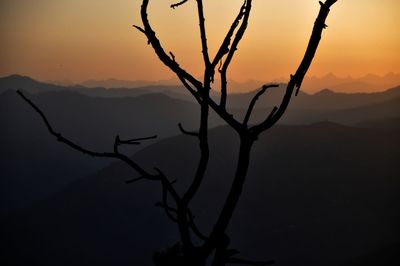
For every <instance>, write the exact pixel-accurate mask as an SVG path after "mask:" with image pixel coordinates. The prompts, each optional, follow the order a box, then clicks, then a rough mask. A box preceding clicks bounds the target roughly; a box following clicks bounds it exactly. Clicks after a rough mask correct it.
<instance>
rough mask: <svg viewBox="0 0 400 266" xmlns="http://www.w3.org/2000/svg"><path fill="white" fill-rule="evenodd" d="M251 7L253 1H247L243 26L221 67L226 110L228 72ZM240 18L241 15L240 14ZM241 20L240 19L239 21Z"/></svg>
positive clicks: (221, 101) (222, 96)
mask: <svg viewBox="0 0 400 266" xmlns="http://www.w3.org/2000/svg"><path fill="white" fill-rule="evenodd" d="M251 7H252V0H247V1H245V7H242V8H243V9H244V11H243V12H244V14H243V19H242V24H241V25H240V27H239V29H238V31H237V32H236V35H235V38H234V39H233V42H232V45H231V48H230V50H229V52H228V55H227V56H226V59H225V61H224V63H223V65H222V67H221V70H220V71H219V72H220V76H221V100H220V106H221V107H223V108H225V106H226V96H227V87H228V80H227V77H226V73H227V70H228V67H229V65H230V63H231V61H232V58H233V56H234V54H235V52H236V50H237V47H238V45H239V42H240V41H241V39H242V37H243V35H244V33H245V31H246V29H247V25H248V21H249V17H250V12H251ZM241 11H242V10H241ZM239 16H240V14H239ZM239 20H240V19H239Z"/></svg>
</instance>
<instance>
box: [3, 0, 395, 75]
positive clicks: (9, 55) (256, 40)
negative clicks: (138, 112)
mask: <svg viewBox="0 0 400 266" xmlns="http://www.w3.org/2000/svg"><path fill="white" fill-rule="evenodd" d="M140 2H141V1H139V0H134V1H131V0H121V1H118V4H116V1H112V0H103V1H97V0H86V1H81V0H68V1H66V0H64V1H53V0H36V1H28V0H6V1H2V2H1V3H0V9H1V11H0V12H1V14H0V15H1V23H0V34H1V35H0V38H1V43H2V46H1V49H0V76H4V75H9V74H13V73H18V74H23V75H29V76H33V77H35V78H38V79H41V80H64V79H68V80H71V81H76V82H79V81H83V80H87V79H107V78H111V77H112V78H117V79H125V80H136V79H138V80H139V79H140V80H162V79H170V78H171V77H173V75H172V73H171V72H170V71H169V70H168V69H167V68H166V67H164V66H163V65H162V63H160V62H159V60H158V59H157V57H156V55H155V54H154V52H153V50H152V49H151V47H149V46H148V45H147V43H146V39H145V38H144V36H143V35H142V34H141V33H140V32H138V31H135V30H134V29H133V28H132V26H131V25H132V24H138V25H140V24H141V23H140V17H139V8H140ZM172 2H174V1H173V0H171V1H164V0H153V1H152V4H151V7H150V10H149V18H150V21H151V22H152V24H153V26H154V28H155V29H156V32H157V35H158V37H159V38H160V40H161V41H162V43H163V45H164V47H165V49H166V50H167V51H173V52H174V54H175V55H176V58H177V61H179V62H180V64H181V65H182V66H183V67H185V68H187V69H188V70H189V71H190V72H192V73H193V74H194V75H196V76H200V75H201V67H202V65H203V64H202V61H201V60H202V57H201V48H200V43H199V34H198V29H197V24H198V22H197V17H196V15H195V14H196V13H195V4H194V1H192V2H193V3H191V2H189V3H188V4H186V5H184V6H182V7H180V8H177V9H175V10H172V9H170V8H169V5H170V4H171V3H172ZM204 2H205V8H206V26H207V29H208V40H209V42H210V51H211V54H214V53H215V51H216V49H217V47H218V44H219V43H220V42H221V41H222V38H223V37H224V34H225V33H226V31H227V30H228V28H229V26H230V24H231V22H232V20H233V18H234V16H235V15H236V12H237V11H238V9H239V8H240V5H241V3H242V1H241V0H219V1H204ZM253 2H254V6H253V14H252V17H251V20H250V25H249V27H248V30H247V32H246V34H245V36H244V39H243V40H242V43H241V44H240V45H239V51H238V52H237V55H236V57H235V58H234V61H233V62H232V65H231V68H230V72H229V75H230V78H231V79H234V80H237V81H244V80H247V79H257V80H264V81H267V80H270V79H275V78H280V77H284V78H286V77H288V76H289V74H291V73H293V72H294V71H295V69H296V68H297V65H298V63H299V61H300V59H301V58H302V56H303V53H304V51H305V47H306V44H307V41H308V39H309V35H310V32H311V29H312V26H313V22H314V20H315V18H316V15H317V13H318V10H319V4H318V0H302V1H294V0H269V1H264V0H254V1H253ZM398 10H400V1H398V0H370V1H364V0H352V1H344V0H339V1H338V3H337V4H335V6H334V7H333V8H332V10H331V14H330V16H329V18H328V25H329V27H328V29H327V30H326V31H325V32H324V36H323V39H322V42H321V45H320V47H319V50H318V53H317V56H316V58H315V61H314V62H313V65H312V67H311V69H310V72H309V74H308V75H309V76H312V75H317V76H321V75H324V74H326V73H328V72H333V73H335V74H337V75H339V76H349V75H351V76H361V75H364V74H367V73H374V74H379V75H383V74H385V73H387V72H391V71H392V72H400V53H399V51H400V32H399V26H400V19H399V16H398V14H397V13H398Z"/></svg>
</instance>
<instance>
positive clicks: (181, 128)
mask: <svg viewBox="0 0 400 266" xmlns="http://www.w3.org/2000/svg"><path fill="white" fill-rule="evenodd" d="M178 127H179V130H180V131H181V132H182V134H185V135H189V136H193V137H199V133H197V132H190V131H187V130H185V129H184V128H183V126H182V123H178Z"/></svg>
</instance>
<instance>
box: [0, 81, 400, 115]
mask: <svg viewBox="0 0 400 266" xmlns="http://www.w3.org/2000/svg"><path fill="white" fill-rule="evenodd" d="M284 87H285V84H281V86H280V87H279V88H274V89H270V91H268V92H267V93H266V94H265V95H263V96H262V97H261V98H260V100H259V101H258V103H257V105H256V108H266V107H273V106H275V105H278V104H279V103H280V101H281V99H282V97H283V94H284ZM9 89H12V90H15V89H23V90H25V91H27V92H29V93H41V92H49V91H62V90H67V91H74V92H78V93H81V94H84V95H88V96H96V97H115V98H116V97H130V96H138V95H142V94H147V93H164V94H166V95H168V96H170V97H172V98H177V99H182V100H186V101H190V102H193V101H194V100H193V97H192V96H191V95H189V93H188V92H187V91H186V90H185V89H184V88H183V87H182V86H147V87H139V88H116V89H106V88H103V87H96V88H87V87H83V86H60V85H54V84H48V83H44V82H39V81H36V80H34V79H32V78H29V77H25V76H19V75H12V76H8V77H3V78H0V93H1V92H4V91H6V90H9ZM256 91H257V90H256V89H255V90H253V91H250V92H246V93H232V94H230V97H229V98H228V106H230V107H231V108H239V109H245V108H247V106H248V104H249V102H250V100H251V98H252V97H253V96H254V95H255V93H256ZM213 97H215V98H216V99H218V93H217V92H213ZM396 97H400V86H397V87H393V88H391V89H387V90H386V91H383V92H374V93H339V92H334V91H332V90H331V89H323V90H321V91H319V92H317V93H315V94H308V93H306V92H303V91H301V92H300V94H299V96H298V97H293V100H292V103H291V108H295V109H326V110H329V109H332V110H333V109H345V108H355V107H359V106H365V105H371V104H376V103H380V102H384V101H388V100H391V99H393V98H396Z"/></svg>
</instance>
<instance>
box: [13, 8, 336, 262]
mask: <svg viewBox="0 0 400 266" xmlns="http://www.w3.org/2000/svg"><path fill="white" fill-rule="evenodd" d="M187 2H188V0H183V1H180V2H178V3H175V4H172V5H171V8H178V7H179V6H181V5H183V4H185V3H187ZM336 2H337V0H326V1H325V2H324V3H323V2H319V4H320V10H319V14H318V16H317V19H316V21H315V24H314V28H313V30H312V34H311V37H310V40H309V43H308V47H307V49H306V52H305V55H304V57H303V59H302V61H301V63H300V65H299V67H298V69H297V71H296V73H295V74H293V75H290V80H289V82H288V84H287V87H286V92H285V94H284V96H283V99H282V101H281V103H280V104H279V105H277V106H275V107H274V108H273V110H272V111H271V112H270V113H269V114H267V115H266V117H265V119H264V120H263V121H262V122H260V123H258V124H255V125H249V120H250V118H251V115H252V112H253V109H254V107H255V105H256V103H257V100H258V99H259V98H260V97H261V96H263V94H264V93H265V92H266V91H267V89H269V88H271V87H277V86H278V85H275V84H269V85H264V86H263V87H262V89H261V90H260V91H259V92H258V93H257V94H256V95H255V96H254V97H253V99H252V100H251V102H250V103H249V106H248V109H247V112H246V114H245V116H244V119H243V121H238V120H237V119H236V118H234V116H233V115H232V114H231V113H230V112H229V111H228V110H227V108H226V103H227V98H228V93H227V92H228V83H227V71H228V68H229V65H230V63H231V61H232V58H233V56H234V55H235V52H236V51H237V47H238V45H239V43H240V41H241V39H242V37H243V35H244V33H245V31H246V28H247V26H248V21H249V17H250V14H251V9H252V0H244V2H243V5H242V6H241V8H240V10H239V12H238V14H237V16H236V18H235V20H234V21H233V23H232V25H231V27H230V29H229V31H228V32H227V34H226V36H225V39H224V40H223V42H222V44H221V46H220V47H219V49H218V51H217V53H216V55H215V56H214V57H213V58H212V57H210V54H209V51H208V44H207V34H206V30H205V19H204V9H203V1H202V0H196V3H197V15H198V19H199V29H200V37H201V45H202V55H203V61H204V72H203V73H204V74H203V75H204V79H203V80H202V81H200V80H198V79H196V78H195V77H194V76H193V75H191V74H190V73H188V72H187V71H186V70H185V69H183V68H182V67H181V66H180V65H179V63H178V62H177V61H176V58H175V56H174V54H173V53H172V52H169V53H167V52H166V51H165V50H164V48H163V47H162V45H161V42H160V40H159V39H158V38H157V35H156V33H155V32H154V30H153V28H152V26H151V24H150V22H149V19H148V5H149V0H142V6H141V12H140V13H141V19H142V23H143V25H142V26H136V25H135V26H134V27H135V28H136V29H138V30H139V31H140V32H142V33H143V34H144V35H145V36H146V38H147V41H148V43H149V44H150V45H151V46H152V48H153V49H154V51H155V53H156V54H157V56H158V57H159V59H160V60H161V61H162V62H163V63H164V64H165V65H166V66H167V67H168V68H169V69H170V70H171V71H172V72H173V73H175V74H176V76H177V77H178V78H179V80H180V81H181V82H182V84H183V85H184V87H185V88H186V89H187V90H188V91H189V92H190V93H191V94H192V95H193V97H194V98H195V99H196V100H197V102H198V104H199V105H200V125H199V130H198V132H189V131H187V130H185V129H184V128H183V126H182V125H181V124H179V129H180V131H181V132H182V133H183V134H186V135H190V136H193V137H195V138H197V139H198V142H199V148H200V159H199V161H198V165H197V169H196V171H195V175H194V177H193V180H192V182H191V183H190V185H189V187H188V188H187V189H186V191H184V193H182V194H180V193H178V191H177V190H176V189H175V187H174V181H171V180H172V179H171V178H170V177H167V176H166V175H165V174H164V173H163V172H162V170H160V169H157V168H155V169H153V170H151V171H149V170H146V169H144V168H143V167H142V166H140V165H139V164H137V163H136V162H134V161H133V160H132V159H130V158H129V157H128V156H126V155H123V154H122V153H120V151H119V149H118V148H119V146H120V145H129V144H139V143H140V141H144V140H147V139H150V138H155V137H156V136H152V137H147V138H138V139H130V140H121V139H120V138H119V137H118V136H117V137H116V138H115V141H114V150H113V151H111V152H94V151H91V150H88V149H85V148H83V147H81V146H79V145H78V144H76V143H74V142H72V141H70V140H69V139H67V138H65V137H64V136H62V135H61V134H60V133H58V132H56V131H55V130H54V129H53V128H52V126H51V124H50V123H49V121H48V120H47V118H46V116H45V115H44V113H43V112H42V111H41V110H40V109H39V108H38V107H37V106H36V105H35V104H34V103H33V102H32V101H30V100H29V99H28V98H27V97H26V96H24V94H23V93H22V92H21V91H18V93H19V94H20V96H21V97H22V98H23V99H24V100H25V101H26V102H28V103H29V104H30V105H31V106H32V107H33V108H34V109H35V110H36V112H37V113H39V115H40V116H41V117H42V119H43V121H44V122H45V124H46V126H47V128H48V130H49V132H50V133H51V134H52V135H54V136H55V137H56V138H57V139H58V141H60V142H63V143H65V144H67V145H68V146H70V147H72V148H73V149H75V150H78V151H80V152H82V153H85V154H88V155H91V156H95V157H108V158H117V159H120V160H122V161H123V162H125V163H127V164H128V165H129V166H131V167H132V169H133V170H135V171H136V172H137V173H139V174H140V177H138V178H136V179H133V180H130V181H128V183H132V182H136V181H139V180H150V181H155V182H158V183H159V184H160V185H161V187H162V197H161V198H162V201H161V202H159V203H158V204H157V205H158V206H159V207H161V208H163V209H164V210H165V213H166V215H167V216H168V217H169V218H170V219H171V220H172V221H174V222H175V223H176V224H177V226H178V228H179V234H180V242H179V244H177V245H175V246H173V247H171V248H168V249H167V250H166V251H165V252H161V253H157V254H156V255H155V256H154V262H155V264H156V265H174V266H175V265H176V266H178V265H191V266H203V265H205V264H206V263H207V261H208V260H209V259H210V258H211V260H212V265H213V266H222V265H226V264H242V265H243V264H244V265H269V264H273V261H264V262H256V261H250V260H245V259H240V258H237V257H236V255H237V253H238V252H237V251H236V250H234V249H232V248H230V246H229V245H230V241H229V237H228V236H227V235H226V230H227V228H228V226H229V222H230V220H231V218H232V215H233V213H234V211H235V208H236V205H237V203H238V201H239V198H240V195H241V193H242V189H243V185H244V182H245V180H246V175H247V170H248V167H249V161H250V153H251V149H252V146H253V144H254V143H255V141H256V140H257V138H258V137H259V135H260V134H262V133H263V132H264V131H266V130H268V129H269V128H271V127H272V126H273V125H275V124H276V123H277V122H278V121H279V119H280V118H281V117H282V115H283V114H284V113H285V111H286V109H287V107H288V105H289V102H290V99H291V97H292V95H293V94H295V95H297V93H298V92H299V90H300V87H301V84H302V81H303V79H304V76H305V74H306V72H307V70H308V68H309V67H310V64H311V62H312V60H313V58H314V55H315V53H316V50H317V47H318V45H319V42H320V39H321V34H322V31H323V29H325V28H326V27H327V25H326V24H325V21H326V18H327V16H328V14H329V11H330V8H331V6H332V5H333V4H335V3H336ZM217 72H218V74H219V76H220V85H219V86H220V91H221V97H220V99H219V102H218V101H216V100H214V99H212V98H211V97H210V90H211V89H212V87H214V85H215V84H214V78H215V75H217ZM215 86H217V85H215ZM210 109H211V110H213V111H214V112H215V113H216V114H217V115H218V116H219V117H221V118H222V119H223V121H224V122H226V124H227V125H228V126H230V127H231V128H232V129H233V130H234V131H236V133H237V134H238V136H239V139H240V148H239V157H238V159H237V164H236V172H235V175H234V177H233V181H232V184H231V188H230V191H229V193H228V195H227V197H226V200H225V203H224V205H223V207H222V209H221V211H220V213H219V216H218V217H217V219H216V222H215V224H214V226H213V229H212V230H211V232H208V233H206V234H204V233H202V232H200V230H199V229H198V228H197V226H196V224H195V221H194V216H193V214H192V212H191V210H190V203H191V201H192V200H193V198H194V197H195V196H196V194H197V192H198V190H199V188H200V186H201V184H202V182H203V179H204V176H205V172H206V169H207V166H208V162H209V143H208V131H209V130H208V129H209V128H208V116H209V112H210ZM171 201H172V203H170V202H171ZM194 238H197V239H196V241H194ZM195 243H200V244H195Z"/></svg>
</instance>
